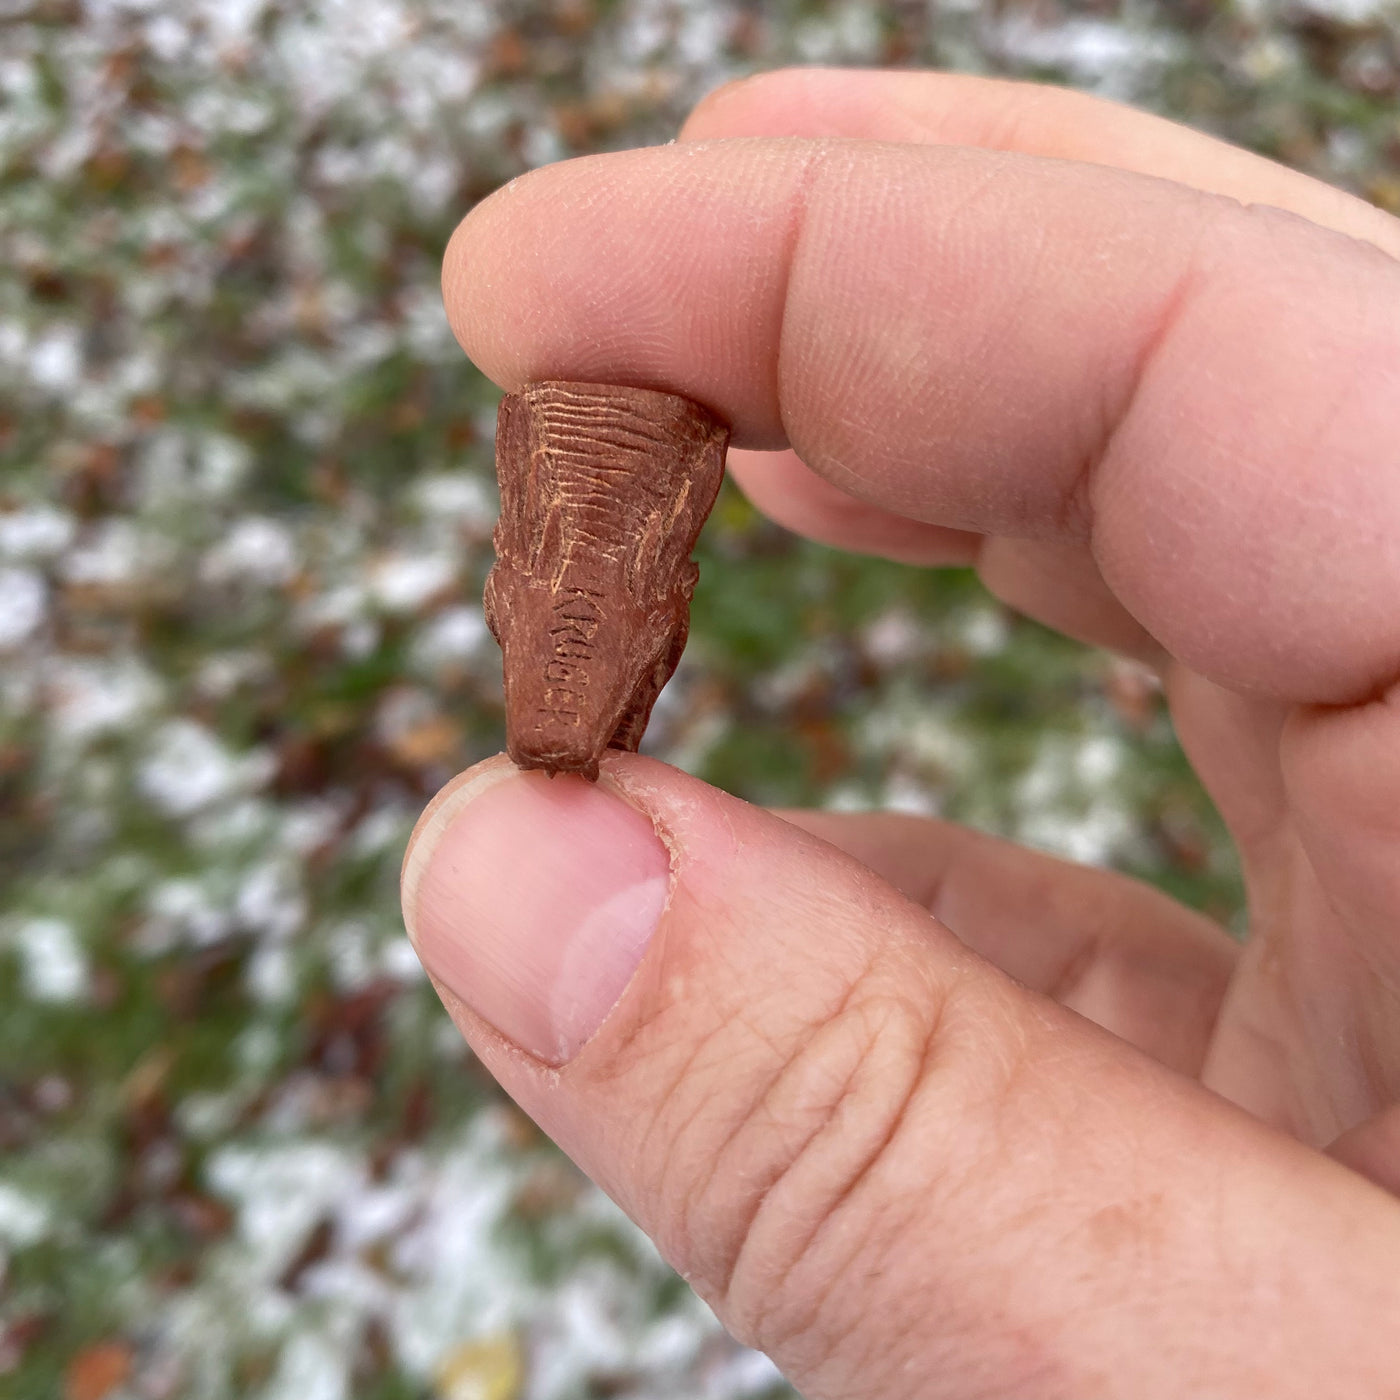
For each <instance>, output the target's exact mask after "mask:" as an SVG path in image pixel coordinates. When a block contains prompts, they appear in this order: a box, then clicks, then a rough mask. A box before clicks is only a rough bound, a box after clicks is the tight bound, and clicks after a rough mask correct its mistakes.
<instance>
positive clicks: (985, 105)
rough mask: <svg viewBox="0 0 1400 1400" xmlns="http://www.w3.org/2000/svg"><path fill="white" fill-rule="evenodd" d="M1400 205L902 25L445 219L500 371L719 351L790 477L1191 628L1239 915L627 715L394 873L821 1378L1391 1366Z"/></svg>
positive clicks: (464, 293)
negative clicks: (787, 779)
mask: <svg viewBox="0 0 1400 1400" xmlns="http://www.w3.org/2000/svg"><path fill="white" fill-rule="evenodd" d="M731 138H755V139H737V140H736V139H731ZM848 138H857V139H848ZM1397 259H1400V223H1397V222H1396V221H1394V220H1392V219H1390V218H1388V217H1387V216H1385V215H1383V214H1381V213H1380V212H1378V211H1377V210H1374V209H1371V208H1370V207H1368V206H1366V205H1364V204H1362V203H1360V202H1359V201H1357V200H1354V199H1351V198H1349V197H1348V196H1346V195H1344V194H1342V193H1340V192H1338V191H1336V190H1332V189H1330V188H1327V187H1325V186H1322V185H1319V184H1317V183H1315V182H1313V181H1310V180H1308V179H1306V178H1304V177H1302V176H1300V175H1297V174H1294V173H1292V172H1289V171H1286V170H1283V169H1281V168H1278V167H1275V166H1273V165H1271V164H1269V163H1268V162H1266V161H1263V160H1260V159H1257V158H1255V157H1253V156H1250V155H1247V154H1245V153H1243V152H1241V151H1237V150H1234V149H1232V148H1229V147H1226V146H1223V145H1220V144H1218V143H1216V142H1214V141H1212V140H1209V139H1207V138H1206V137H1203V136H1200V135H1198V134H1195V133H1193V132H1190V131H1186V130H1184V129H1179V128H1177V127H1174V126H1171V125H1169V124H1167V123H1165V122H1162V121H1159V120H1156V119H1154V118H1150V117H1147V116H1144V115H1140V114H1137V113H1134V112H1131V111H1127V110H1124V109H1120V108H1118V107H1115V106H1112V105H1109V104H1105V103H1100V102H1097V101H1094V100H1092V99H1089V98H1086V97H1083V96H1078V95H1075V94H1072V93H1068V92H1063V91H1054V90H1048V89H1047V90H1041V89H1037V88H1033V87H1025V86H1020V85H1015V84H1009V83H1000V82H989V81H984V80H978V79H970V78H953V77H947V76H937V75H922V74H880V73H859V72H844V73H843V72H788V73H777V74H772V75H768V76H766V77H763V78H759V79H754V80H750V81H748V82H745V83H741V84H738V85H736V86H732V87H728V88H724V89H721V90H720V92H719V93H718V94H716V95H714V96H712V97H711V98H710V99H708V100H707V101H706V102H705V103H703V104H702V105H701V106H700V108H699V109H698V110H697V111H696V112H695V114H694V115H693V116H692V117H691V119H690V121H689V123H688V124H687V127H686V130H685V132H684V133H683V139H682V141H681V142H680V143H678V144H675V145H672V146H667V147H660V148H656V149H648V150H638V151H629V152H625V153H622V154H614V155H603V156H596V157H589V158H586V159H580V160H573V161H568V162H565V163H562V164H559V165H554V166H551V167H548V168H546V169H543V170H540V171H537V172H535V173H534V174H531V175H529V176H527V177H525V178H523V179H520V180H517V181H514V182H513V183H512V184H511V185H510V186H509V187H507V188H506V189H504V190H502V191H500V192H499V193H497V194H496V195H494V196H492V197H491V198H490V199H488V200H486V201H485V202H484V203H483V204H481V205H480V206H478V207H477V208H476V209H475V210H473V212H472V213H471V214H470V215H469V216H468V218H467V219H466V220H465V221H464V222H463V224H462V225H461V227H460V228H459V229H458V231H457V234H456V236H455V237H454V239H453V241H452V245H451V248H450V249H449V252H448V257H447V265H446V271H445V275H444V286H445V294H446V298H447V306H448V310H449V313H450V315H451V318H452V323H453V325H454V327H455V328H456V331H457V335H458V337H459V339H460V340H461V342H462V344H463V345H464V347H465V348H466V350H467V352H468V353H469V354H470V355H471V357H472V358H473V359H474V360H475V361H476V362H477V363H478V364H479V365H480V366H481V367H482V368H483V369H484V370H485V371H486V372H487V373H488V374H489V375H490V376H491V377H492V378H493V379H495V380H496V381H497V382H498V383H499V384H501V385H502V386H504V387H506V388H508V389H515V388H518V387H519V386H520V385H522V384H523V383H525V382H527V381H529V380H533V379H542V378H566V379H581V380H602V381H611V382H615V383H627V384H640V385H654V386H658V387H663V388H668V389H674V390H676V391H679V392H682V393H685V394H688V395H690V396H692V397H693V398H696V399H699V400H701V401H702V402H704V403H707V404H709V405H711V406H712V407H713V408H715V409H716V410H717V411H718V412H719V413H721V414H722V415H723V416H724V417H726V418H727V419H728V420H729V421H730V422H731V423H732V424H733V425H734V439H735V442H736V444H738V446H739V447H740V448H747V449H760V450H747V451H745V450H739V451H735V452H734V453H732V454H731V460H732V466H733V470H734V473H735V475H736V476H737V477H738V479H739V481H740V482H741V484H742V485H743V486H744V488H745V490H746V491H747V492H748V493H749V494H750V495H751V496H752V498H753V499H754V500H755V501H756V502H757V503H758V504H759V505H760V506H762V507H763V508H764V509H765V510H767V511H768V512H769V513H770V514H771V515H773V516H774V517H775V518H776V519H778V520H780V521H782V522H783V523H785V524H788V525H791V526H793V527H794V528H797V529H800V530H804V531H806V532H807V533H808V534H811V535H813V536H815V537H816V538H819V539H823V540H827V541H831V542H834V543H838V544H844V545H847V546H849V547H851V548H854V549H862V550H866V551H870V552H874V553H880V554H886V555H890V556H892V557H895V558H899V559H905V560H913V561H920V562H923V563H926V564H935V565H936V564H941V563H950V562H958V563H966V562H969V561H972V562H975V563H976V565H977V567H978V569H979V571H980V572H981V574H982V577H983V579H984V580H985V581H986V583H987V585H988V587H989V588H991V590H992V591H993V592H994V593H996V594H997V595H998V596H1000V597H1001V598H1003V599H1004V600H1006V601H1007V602H1008V603H1010V604H1012V605H1013V606H1015V607H1017V608H1020V609H1022V610H1023V611H1025V612H1027V613H1030V614H1031V615H1032V616H1034V617H1037V618H1039V619H1041V620H1042V621H1045V622H1048V623H1050V624H1052V625H1054V626H1057V627H1060V628H1062V629H1063V630H1064V631H1066V632H1068V633H1070V634H1071V635H1073V636H1076V637H1081V638H1084V639H1086V640H1089V641H1093V642H1099V643H1103V644H1106V645H1109V646H1113V647H1117V648H1120V649H1123V650H1126V651H1130V652H1133V653H1135V654H1137V655H1139V656H1141V657H1144V658H1147V659H1148V660H1150V661H1152V662H1153V663H1154V664H1157V665H1160V667H1161V669H1162V671H1163V674H1164V676H1165V678H1166V683H1167V688H1168V694H1169V697H1170V700H1171V703H1172V709H1173V713H1174V715H1175V719H1176V723H1177V725H1178V727H1179V731H1180V734H1181V738H1182V742H1183V744H1184V745H1185V747H1186V749H1187V752H1188V753H1189V754H1190V756H1191V758H1192V760H1193V762H1194V763H1195V765H1196V767H1197V769H1198V770H1199V772H1200V774H1201V776H1202V778H1203V780H1204V781H1205V783H1206V785H1207V786H1208V788H1209V789H1210V791H1211V793H1212V794H1213V796H1214V798H1215V800H1216V802H1217V803H1218V804H1219V806H1220V809H1221V811H1222V812H1223V814H1224V816H1225V818H1226V820H1227V821H1228V823H1229V825H1230V827H1231V830H1232V832H1233V834H1234V836H1235V839H1236V841H1237V842H1238V844H1239V848H1240V852H1241V857H1242V860H1243V862H1244V867H1245V872H1246V877H1247V883H1248V889H1249V894H1250V902H1251V908H1252V929H1251V937H1250V941H1249V943H1248V944H1247V945H1246V946H1245V948H1244V949H1243V950H1242V951H1239V952H1237V949H1236V946H1235V945H1234V944H1233V943H1231V941H1230V940H1229V939H1227V938H1226V937H1225V936H1224V935H1223V934H1222V933H1221V932H1219V931H1218V930H1217V929H1215V928H1214V927H1213V926H1212V925H1210V924H1208V923H1207V922H1206V921H1204V920H1202V919H1201V918H1198V917H1197V916H1195V915H1194V914H1192V913H1190V912H1188V911H1186V910H1184V909H1181V908H1178V907H1176V906H1175V905H1173V904H1172V903H1171V902H1170V901H1168V900H1166V899H1165V898H1163V897H1162V896H1160V895H1158V894H1156V893H1154V892H1152V891H1150V890H1148V889H1145V888H1142V887H1139V886H1138V885H1136V884H1134V883H1132V882H1130V881H1128V880H1125V879H1122V878H1120V877H1117V876H1114V875H1111V874H1107V873H1103V872H1092V871H1088V870H1081V869H1076V868H1072V867H1069V866H1065V865H1061V864H1059V863H1058V862H1055V861H1052V860H1050V859H1048V858H1046V857H1043V856H1039V855H1035V854H1032V853H1030V852H1027V851H1022V850H1017V849H1015V848H1014V847H1010V846H1008V845H1005V844H1002V843H1000V842H997V841H994V840H992V839H990V838H987V837H983V836H978V835H975V834H973V833H971V832H968V831H961V830H958V829H956V828H953V827H950V826H947V825H944V824H941V823H937V822H931V821H919V820H913V819H908V818H901V817H895V816H884V815H855V816H853V815H836V814H830V813H813V812H808V813H788V814H785V815H784V816H778V815H776V814H774V813H770V812H766V811H763V810H760V809H756V808H753V807H750V806H748V805H746V804H745V803H743V802H739V801H737V800H735V799H734V798H731V797H728V796H726V795H725V794H723V793H720V792H717V791H715V790H713V789H711V788H708V787H707V786H705V785H704V784H703V783H700V782H697V781H695V780H694V779H692V778H688V777H686V776H685V775H684V774H681V773H678V772H675V771H673V770H671V769H669V768H667V767H665V766H664V765H662V764H660V763H656V762H653V761H649V760H646V759H642V758H637V757H633V756H627V755H614V756H612V757H611V758H609V759H608V760H607V762H606V763H605V765H604V777H603V781H602V782H601V783H600V784H599V785H598V786H597V787H596V788H592V787H588V786H587V785H584V784H582V783H577V782H573V781H570V780H566V779H561V780H559V781H557V782H555V783H553V784H551V783H550V782H549V781H547V780H545V779H543V778H541V777H539V776H538V775H531V776H522V775H520V774H518V773H516V772H515V771H514V770H513V769H512V768H511V767H510V765H509V764H507V763H505V762H504V761H503V760H499V759H497V760H491V761H489V762H487V763H485V764H482V765H480V766H478V767H477V768H475V769H473V770H471V771H470V772H468V773H466V774H463V775H462V777H460V778H459V779H457V780H456V781H455V782H454V783H453V784H451V785H450V786H449V787H448V788H447V789H446V790H445V791H444V792H443V793H442V794H441V795H440V796H439V797H438V798H437V799H436V800H435V802H434V803H433V805H432V807H431V808H430V809H429V811H428V813H427V814H426V815H425V817H424V819H423V821H422V822H421V823H420V825H419V828H418V831H417V833H416V836H415V840H414V843H413V845H412V847H411V849H410V852H409V855H408V857H407V859H406V862H405V892H404V899H405V910H406V914H407V918H408V921H409V924H410V928H411V930H412V932H413V936H414V939H415V942H416V946H417V947H418V949H419V952H420V954H421V956H422V957H423V960H424V962H425V963H426V965H427V966H428V968H429V969H430V971H431V972H432V974H433V976H434V979H435V981H436V983H437V985H438V987H439V989H440V991H441V993H442V996H443V999H444V1001H445V1003H446V1004H447V1006H448V1009H449V1010H450V1011H451V1013H452V1015H453V1017H454V1018H455V1019H456V1021H457V1024H458V1025H459V1026H460V1027H461V1029H462V1031H463V1033H464V1034H465V1035H466V1036H467V1038H468V1039H469V1040H470V1042H471V1044H472V1046H473V1047H474V1048H475V1050H476V1051H477V1053H478V1054H479V1055H480V1056H481V1058H482V1060H483V1061H484V1062H485V1063H486V1064H487V1066H488V1067H489V1068H490V1069H491V1070H492V1072H493V1073H494V1074H495V1075H496V1076H497V1077H498V1078H499V1079H500V1081H501V1083H502V1084H503V1085H504V1086H505V1087H506V1089H507V1090H508V1091H509V1092H510V1093H511V1094H512V1095H513V1096H514V1097H515V1099H516V1100H517V1101H518V1102H519V1103H520V1104H521V1105H522V1106H523V1107H524V1108H525V1110H526V1111H527V1112H529V1113H530V1114H531V1115H532V1116H533V1117H534V1118H535V1119H536V1120H537V1121H538V1122H539V1123H540V1124H541V1125H542V1127H543V1128H544V1129H545V1131H546V1132H548V1133H549V1134H550V1135H551V1136H552V1137H554V1138H555V1139H556V1140H557V1141H558V1142H559V1143H560V1144H562V1146H563V1147H564V1148H565V1150H566V1151H568V1152H569V1153H570V1154H571V1155H572V1156H573V1157H574V1158H575V1159H576V1160H577V1161H578V1162H579V1163H580V1164H581V1165H582V1166H583V1168H584V1170H585V1171H587V1172H588V1173H589V1174H590V1175H591V1176H593V1177H594V1178H595V1179H596V1180H597V1181H599V1182H600V1183H601V1184H602V1185H603V1187H604V1188H605V1189H606V1190H607V1191H609V1192H610V1193H611V1194H612V1195H613V1196H614V1197H615V1198H616V1199H617V1200H618V1201H619V1202H621V1204H622V1205H623V1206H624V1207H625V1208H626V1210H627V1211H628V1212H629V1213H630V1214H631V1215H632V1216H633V1217H634V1218H635V1219H636V1220H637V1221H638V1222H640V1224H641V1225H642V1226H643V1228H644V1229H646V1230H647V1231H648V1232H649V1233H650V1234H651V1235H652V1236H653V1237H654V1238H655V1240H656V1241H657V1243H658V1245H659V1246H660V1248H661V1249H662V1251H663V1253H664V1254H665V1255H666V1256H667V1258H669V1259H670V1260H671V1262H672V1263H673V1264H674V1265H675V1266H676V1268H677V1269H679V1270H680V1272H681V1273H682V1274H684V1275H685V1277H686V1278H688V1279H689V1280H690V1282H691V1283H692V1284H693V1285H694V1286H695V1287H696V1289H698V1290H699V1292H700V1293H701V1294H702V1295H703V1296H704V1297H705V1298H707V1299H708V1300H709V1301H710V1303H711V1304H712V1305H713V1306H714V1307H715V1309H716V1310H717V1311H718V1313H719V1315H720V1317H721V1318H722V1319H723V1320H724V1321H725V1323H726V1324H727V1325H728V1326H729V1327H730V1329H731V1330H732V1331H733V1332H734V1333H735V1334H736V1335H737V1336H738V1337H740V1338H741V1339H742V1340H744V1341H746V1342H749V1343H750V1344H752V1345H755V1346H758V1347H761V1348H763V1349H764V1350H766V1351H768V1352H769V1353H770V1354H771V1355H772V1356H773V1357H774V1359H775V1360H776V1361H777V1362H778V1363H779V1364H780V1365H781V1366H782V1367H783V1369H784V1370H785V1371H786V1372H787V1374H788V1375H790V1376H791V1377H792V1379H793V1380H794V1382H795V1383H796V1385H797V1386H798V1387H799V1388H800V1389H802V1390H803V1392H804V1393H805V1394H807V1395H808V1396H810V1397H813V1400H816V1398H817V1397H833V1400H834V1398H836V1397H839V1400H858V1398H859V1400H864V1398H865V1397H869V1398H870V1400H877V1398H878V1400H911V1398H912V1397H920V1400H922V1398H923V1397H948V1398H949V1400H954V1397H956V1400H968V1398H969V1397H987V1400H993V1398H995V1400H1018V1398H1019V1397H1051V1396H1055V1397H1059V1396H1064V1397H1074V1400H1083V1398H1084V1397H1089V1396H1114V1397H1119V1396H1121V1397H1130V1398H1131V1400H1157V1398H1158V1397H1161V1400H1168V1398H1170V1400H1179V1397H1182V1396H1191V1397H1194V1398H1195V1400H1200V1397H1209V1396H1220V1397H1226V1396H1228V1397H1241V1396H1245V1395H1267V1396H1269V1397H1271V1400H1278V1398H1279V1397H1292V1396H1298V1397H1308V1400H1316V1397H1320V1396H1347V1397H1359V1396H1368V1397H1369V1396H1380V1395H1388V1396H1394V1395H1400V1343H1398V1342H1397V1340H1396V1319H1397V1317H1400V1202H1397V1200H1396V1199H1395V1196H1394V1195H1393V1194H1391V1193H1392V1192H1396V1191H1400V1107H1397V1100H1400V261H1398V260H1397ZM949 930H953V931H954V932H955V933H956V937H955V936H954V932H950V931H949ZM1095 1023H1097V1024H1095ZM1324 1149H1325V1150H1324ZM1329 1153H1330V1155H1329ZM1337 1159H1340V1162H1339V1161H1338V1160H1337ZM1343 1164H1345V1165H1343ZM1367 1178H1370V1179H1369V1180H1368V1179H1367Z"/></svg>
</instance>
